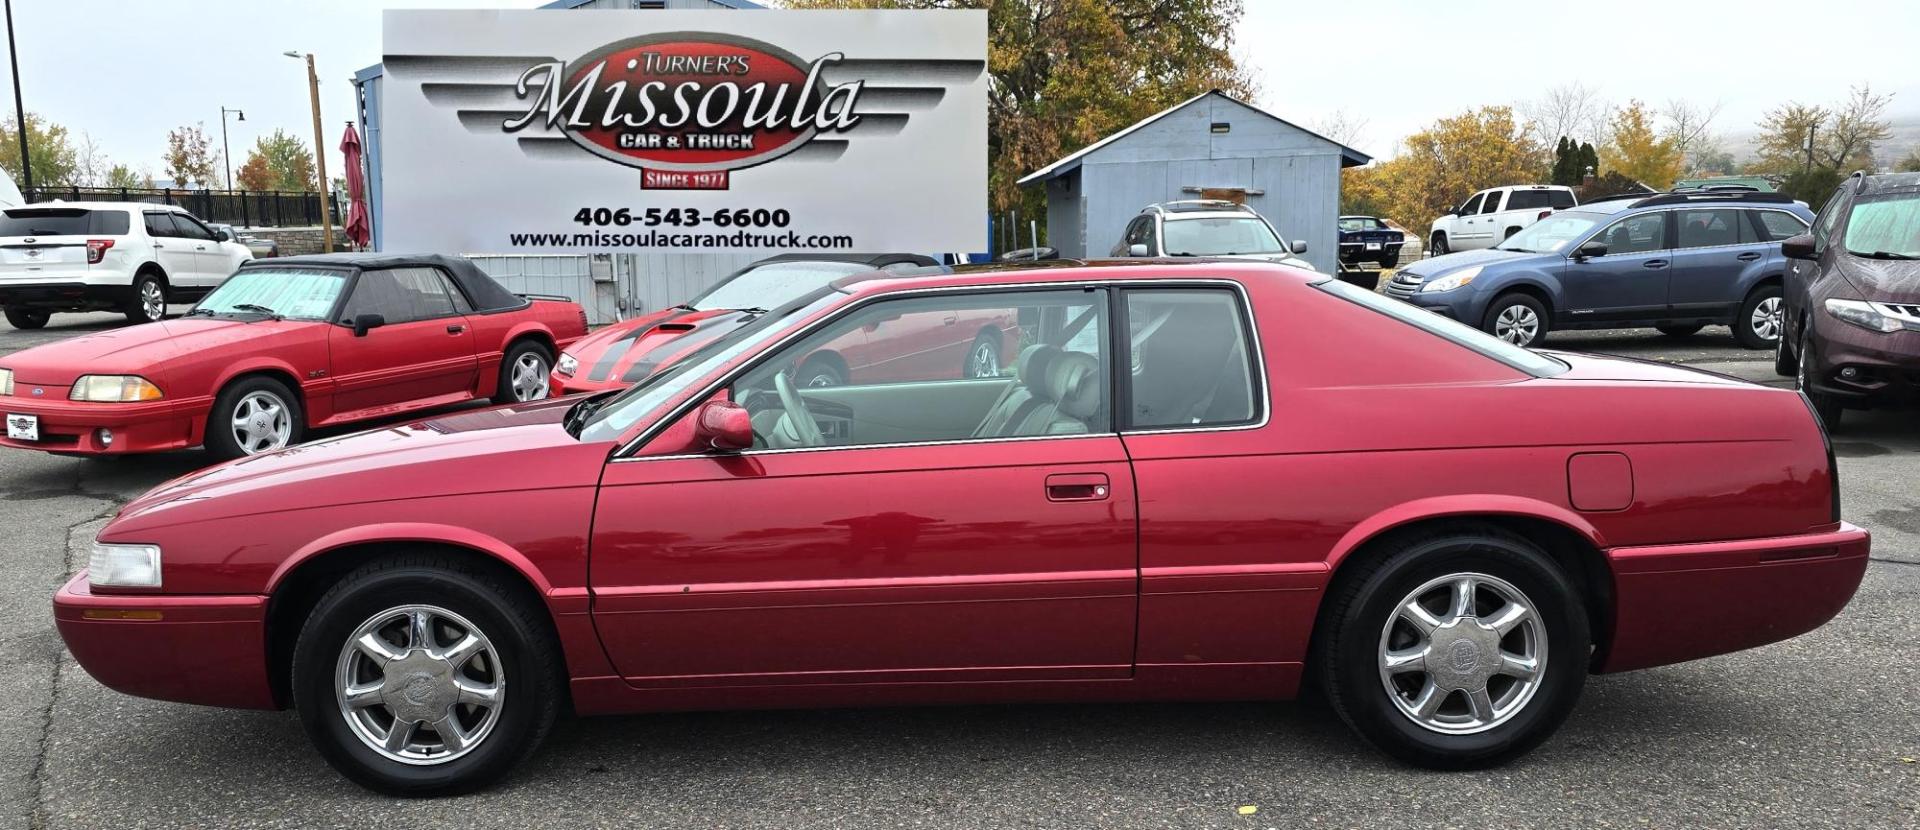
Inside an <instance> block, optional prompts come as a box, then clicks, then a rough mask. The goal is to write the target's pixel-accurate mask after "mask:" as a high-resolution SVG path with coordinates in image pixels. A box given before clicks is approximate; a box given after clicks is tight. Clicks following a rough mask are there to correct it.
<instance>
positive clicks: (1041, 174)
mask: <svg viewBox="0 0 1920 830" xmlns="http://www.w3.org/2000/svg"><path fill="white" fill-rule="evenodd" d="M1209 95H1218V96H1220V97H1222V98H1225V99H1227V100H1229V101H1232V102H1234V103H1236V104H1239V105H1240V106H1243V107H1246V108H1247V109H1250V110H1253V111H1254V112H1257V113H1259V114H1261V115H1264V116H1266V117H1268V118H1271V119H1273V120H1275V121H1278V122H1280V123H1281V124H1285V125H1286V126H1288V127H1291V128H1293V129H1295V130H1299V131H1300V132H1303V133H1306V134H1307V135H1310V136H1313V137H1314V138H1317V139H1320V140H1321V141H1325V142H1327V143H1328V144H1331V145H1333V146H1335V147H1338V148H1340V166H1341V167H1359V166H1360V165H1363V164H1366V163H1368V162H1370V161H1373V157H1372V156H1369V155H1367V154H1366V153H1362V152H1360V151H1359V150H1355V149H1353V148H1352V147H1348V146H1347V145H1345V144H1341V143H1340V142H1338V141H1334V140H1333V139H1331V138H1328V137H1326V136H1324V135H1321V134H1319V133H1316V132H1314V131H1312V130H1309V129H1307V128H1305V127H1302V126H1300V125H1298V124H1295V123H1293V122H1291V121H1288V120H1286V119H1284V118H1281V117H1280V116H1278V115H1274V114H1273V113H1270V112H1267V111H1266V110H1263V109H1261V108H1259V107H1256V106H1254V105H1252V104H1249V103H1247V102H1245V101H1242V100H1240V99H1238V98H1235V97H1233V96H1231V95H1228V94H1226V93H1225V92H1221V91H1220V90H1217V89H1211V90H1207V91H1206V92H1202V93H1200V94H1199V95H1195V96H1193V97H1192V98H1188V99H1187V100H1185V101H1181V102H1180V103H1178V104H1174V105H1173V106H1171V107H1168V108H1166V109H1164V110H1161V111H1159V112H1157V113H1155V114H1153V115H1150V116H1148V117H1146V118H1144V119H1142V120H1140V121H1139V122H1138V123H1136V124H1134V125H1133V126H1131V127H1128V128H1126V129H1124V130H1121V131H1119V132H1117V133H1114V134H1113V135H1110V136H1107V137H1106V138H1103V139H1100V140H1099V141H1096V142H1094V143H1092V144H1089V145H1087V146H1085V147H1083V148H1081V149H1080V151H1079V152H1076V153H1074V154H1072V155H1070V156H1067V157H1066V158H1063V159H1060V160H1059V161H1056V162H1054V163H1052V164H1049V165H1047V166H1045V167H1042V168H1040V169H1039V170H1035V171H1033V172H1032V173H1029V174H1027V176H1026V178H1023V179H1021V180H1020V181H1019V182H1017V184H1032V183H1034V182H1041V181H1047V180H1049V179H1053V178H1057V177H1059V176H1063V175H1066V174H1068V173H1071V172H1073V171H1075V170H1078V169H1079V168H1080V162H1081V161H1082V160H1083V159H1085V158H1086V157H1087V156H1088V155H1090V154H1092V153H1093V152H1094V151H1095V150H1099V149H1100V148H1102V147H1105V146H1107V145H1109V144H1112V143H1114V142H1116V141H1119V140H1121V139H1123V138H1126V137H1127V136H1129V135H1131V134H1133V133H1134V132H1137V131H1139V130H1140V129H1142V128H1144V127H1146V126H1147V125H1149V124H1152V123H1153V122H1155V121H1159V120H1160V119H1162V118H1165V117H1167V116H1169V115H1172V114H1173V113H1176V112H1179V111H1180V110H1183V109H1186V108H1187V107H1190V106H1192V105H1194V104H1196V103H1198V102H1200V101H1201V100H1202V99H1204V98H1206V97H1207V96H1209Z"/></svg>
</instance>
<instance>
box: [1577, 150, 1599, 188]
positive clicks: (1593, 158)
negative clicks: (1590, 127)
mask: <svg viewBox="0 0 1920 830" xmlns="http://www.w3.org/2000/svg"><path fill="white" fill-rule="evenodd" d="M1588 173H1593V174H1595V175H1598V174H1599V173H1600V151H1599V150H1596V149H1594V148H1593V143H1592V142H1588V141H1582V142H1580V177H1581V181H1585V180H1586V175H1587V174H1588Z"/></svg>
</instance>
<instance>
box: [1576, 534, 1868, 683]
mask: <svg viewBox="0 0 1920 830" xmlns="http://www.w3.org/2000/svg"><path fill="white" fill-rule="evenodd" d="M1870 545H1871V537H1870V536H1869V535H1868V533H1867V532H1866V531H1865V530H1862V529H1860V528H1857V527H1854V526H1853V525H1850V524H1846V523H1844V522H1842V523H1841V524H1840V525H1839V527H1838V529H1836V530H1832V531H1826V532H1821V533H1807V534H1802V535H1798V536H1780V537H1773V538H1767V539H1743V540H1740V541H1734V542H1706V543H1699V544H1686V545H1659V546H1652V547H1636V548H1615V549H1613V550H1610V551H1607V559H1608V562H1609V564H1610V565H1611V566H1612V569H1613V574H1614V615H1613V636H1612V637H1611V638H1610V643H1611V645H1610V646H1609V648H1608V649H1607V653H1606V654H1605V655H1604V656H1603V657H1602V658H1601V661H1600V664H1599V665H1598V666H1597V667H1596V670H1597V671H1602V672H1613V671H1627V670H1629V669H1643V668H1647V667H1649V666H1663V665H1666V664H1668V663H1678V662H1682V661H1685V660H1695V659H1699V658H1701V657H1711V656H1713V655H1716V654H1726V653H1728V652H1732V651H1739V650H1741V649H1748V648H1753V647H1755V646H1762V645H1766V644H1768V643H1775V642H1779V641H1781V640H1785V639H1787V638H1789V637H1795V636H1798V635H1800V634H1804V633H1806V632H1808V631H1812V630H1813V629H1815V628H1818V627H1820V626H1821V625H1822V624H1823V623H1825V622H1826V621H1828V620H1830V619H1833V616H1834V615H1835V614H1838V613H1840V609H1842V608H1844V607H1846V604H1847V601H1848V600H1850V599H1852V598H1853V592H1854V591H1855V590H1856V589H1858V588H1859V587H1860V579H1861V577H1862V576H1863V575H1864V574H1865V573H1866V570H1867V551H1868V548H1869V546H1870Z"/></svg>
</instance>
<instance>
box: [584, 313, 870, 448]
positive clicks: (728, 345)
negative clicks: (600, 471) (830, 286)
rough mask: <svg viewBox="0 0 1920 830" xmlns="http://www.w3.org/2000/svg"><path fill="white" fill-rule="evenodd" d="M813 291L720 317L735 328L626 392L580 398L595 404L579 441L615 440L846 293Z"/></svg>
mask: <svg viewBox="0 0 1920 830" xmlns="http://www.w3.org/2000/svg"><path fill="white" fill-rule="evenodd" d="M817 293H818V296H816V297H814V298H813V299H812V300H810V301H808V302H794V303H789V304H788V305H786V306H785V307H782V308H778V309H775V310H773V311H771V312H769V313H766V314H751V315H742V316H740V317H739V318H738V321H737V322H735V321H733V320H728V321H725V323H733V324H734V326H735V327H734V328H733V329H731V330H729V331H727V332H726V333H725V334H722V335H720V336H719V337H716V338H714V339H713V340H710V341H707V343H706V344H705V345H702V346H701V347H700V348H697V349H694V350H693V351H691V352H688V353H687V354H686V355H685V356H683V357H681V358H679V359H677V360H675V361H674V362H672V363H670V364H668V365H667V367H666V368H664V369H661V370H660V371H658V372H655V373H653V374H651V375H648V376H647V377H646V378H645V379H643V380H641V381H640V382H639V383H636V384H634V385H633V386H630V387H628V388H627V390H626V391H625V392H621V393H620V394H618V395H615V396H614V397H612V398H609V399H607V400H606V401H604V402H596V401H589V402H585V403H587V404H591V405H594V406H596V410H595V411H594V412H593V414H592V416H591V417H590V418H589V419H588V420H587V422H586V423H585V425H583V426H582V427H581V428H580V440H582V441H612V440H615V439H617V438H619V437H620V435H621V433H624V432H626V431H627V428H628V427H631V426H633V425H634V424H636V423H638V422H639V421H640V419H641V418H644V417H646V416H647V415H649V414H650V413H652V412H654V411H655V410H657V409H659V408H660V407H661V406H663V405H665V404H666V403H667V402H668V401H671V400H673V399H674V397H675V396H676V395H678V394H680V393H681V392H682V391H685V389H686V387H687V384H689V383H693V382H696V381H698V380H700V379H701V378H704V377H706V376H707V375H709V374H711V373H712V372H713V371H714V370H716V369H718V368H720V367H721V366H724V365H726V364H727V363H728V362H729V361H731V360H733V359H734V358H737V357H739V356H740V355H743V354H746V353H747V352H748V351H750V350H752V349H755V348H758V347H759V346H760V344H762V343H765V342H766V341H767V340H768V339H770V338H772V337H773V336H774V335H775V334H778V333H779V332H780V331H781V330H782V329H784V328H785V324H786V323H787V322H788V321H790V320H796V319H801V318H804V317H806V316H808V315H810V314H813V313H814V312H816V311H819V310H820V309H823V308H826V307H827V306H829V305H832V304H833V303H835V302H838V301H840V300H842V299H845V297H846V295H844V294H841V293H839V292H837V291H826V290H818V291H817ZM725 323H722V324H723V325H724V324H725ZM580 405H581V404H576V406H580Z"/></svg>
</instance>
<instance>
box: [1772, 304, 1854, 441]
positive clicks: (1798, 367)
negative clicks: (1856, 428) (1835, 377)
mask: <svg viewBox="0 0 1920 830" xmlns="http://www.w3.org/2000/svg"><path fill="white" fill-rule="evenodd" d="M1813 353H1814V352H1813V327H1812V325H1811V324H1808V325H1806V326H1802V327H1801V330H1800V347H1799V348H1797V349H1794V355H1795V357H1796V358H1797V359H1796V360H1794V372H1793V373H1794V385H1795V386H1797V387H1799V389H1800V394H1803V395H1806V396H1807V402H1808V403H1810V404H1812V405H1813V414H1814V415H1816V416H1818V417H1819V418H1820V424H1821V425H1822V426H1824V427H1826V430H1827V434H1829V435H1831V434H1833V433H1835V432H1837V431H1839V429H1840V419H1841V417H1842V416H1843V415H1844V414H1845V413H1846V411H1847V408H1846V407H1844V406H1841V405H1840V399H1839V398H1836V397H1834V396H1832V395H1829V394H1827V393H1825V392H1821V391H1820V390H1818V389H1815V388H1814V387H1813V384H1812V383H1810V382H1809V380H1808V379H1809V378H1812V377H1813V375H1814V369H1815V367H1814V365H1813ZM1776 360H1777V358H1776Z"/></svg>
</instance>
